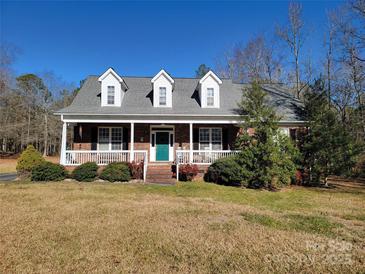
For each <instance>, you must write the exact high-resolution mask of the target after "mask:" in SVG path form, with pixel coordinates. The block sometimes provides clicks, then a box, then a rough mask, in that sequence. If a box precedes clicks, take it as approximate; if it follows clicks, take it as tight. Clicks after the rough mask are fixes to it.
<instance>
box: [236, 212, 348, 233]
mask: <svg viewBox="0 0 365 274" xmlns="http://www.w3.org/2000/svg"><path fill="white" fill-rule="evenodd" d="M241 216H242V217H243V218H244V219H245V220H246V221H249V222H251V223H257V224H260V225H263V226H267V227H272V228H275V229H281V230H294V231H303V232H308V233H312V234H313V233H315V234H322V235H326V236H336V235H337V234H336V233H335V231H334V229H336V228H339V227H342V226H343V225H342V224H339V223H335V222H331V221H329V220H328V219H327V218H326V217H323V216H309V215H300V214H288V215H284V216H283V217H281V218H278V219H276V218H273V217H271V216H267V215H262V214H256V213H247V212H244V213H241Z"/></svg>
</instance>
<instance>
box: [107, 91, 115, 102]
mask: <svg viewBox="0 0 365 274" xmlns="http://www.w3.org/2000/svg"><path fill="white" fill-rule="evenodd" d="M114 103H115V86H108V105H114Z"/></svg>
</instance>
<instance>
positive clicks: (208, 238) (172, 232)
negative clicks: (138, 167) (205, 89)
mask: <svg viewBox="0 0 365 274" xmlns="http://www.w3.org/2000/svg"><path fill="white" fill-rule="evenodd" d="M0 220H1V221H0V272H3V273H8V272H78V273H79V272H136V273H141V272H144V273H151V272H184V273H187V272H199V273H202V272H215V273H222V272H226V273H228V272H229V273H232V272H236V271H237V272H244V273H250V272H287V273H296V272H306V273H319V272H322V273H323V272H332V273H333V272H337V273H341V272H342V273H344V272H347V273H360V272H364V271H365V267H364V264H365V259H364V258H365V252H364V248H365V185H364V184H361V183H347V184H345V183H338V184H337V187H336V188H333V189H320V188H302V187H292V188H288V189H286V190H283V191H281V192H276V193H275V192H267V191H256V190H249V189H238V188H231V187H224V186H217V185H213V184H207V183H180V184H177V185H176V186H158V185H138V184H111V183H105V184H95V183H72V182H68V183H45V184H33V183H29V184H27V183H0Z"/></svg>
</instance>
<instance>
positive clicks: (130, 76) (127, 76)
mask: <svg viewBox="0 0 365 274" xmlns="http://www.w3.org/2000/svg"><path fill="white" fill-rule="evenodd" d="M155 76H156V75H154V76H137V75H120V77H122V78H123V77H125V78H148V79H149V78H151V79H152V78H153V77H155ZM170 76H171V75H170ZM89 77H100V75H95V74H90V75H88V76H87V78H89ZM171 78H172V79H194V80H200V79H201V78H198V77H172V76H171ZM220 79H222V80H231V79H230V78H220Z"/></svg>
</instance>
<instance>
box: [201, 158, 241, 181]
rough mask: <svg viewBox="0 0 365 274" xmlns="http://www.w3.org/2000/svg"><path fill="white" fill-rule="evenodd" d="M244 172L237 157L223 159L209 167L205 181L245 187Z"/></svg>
mask: <svg viewBox="0 0 365 274" xmlns="http://www.w3.org/2000/svg"><path fill="white" fill-rule="evenodd" d="M243 171H244V170H243V168H242V167H241V166H240V165H239V164H238V163H237V161H236V158H235V157H227V158H222V159H219V160H217V161H215V162H214V163H213V164H212V165H210V166H209V168H208V171H207V173H206V174H205V176H204V180H205V181H208V182H213V183H216V184H222V185H230V186H241V185H245V181H244V176H243V174H244V173H243Z"/></svg>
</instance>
